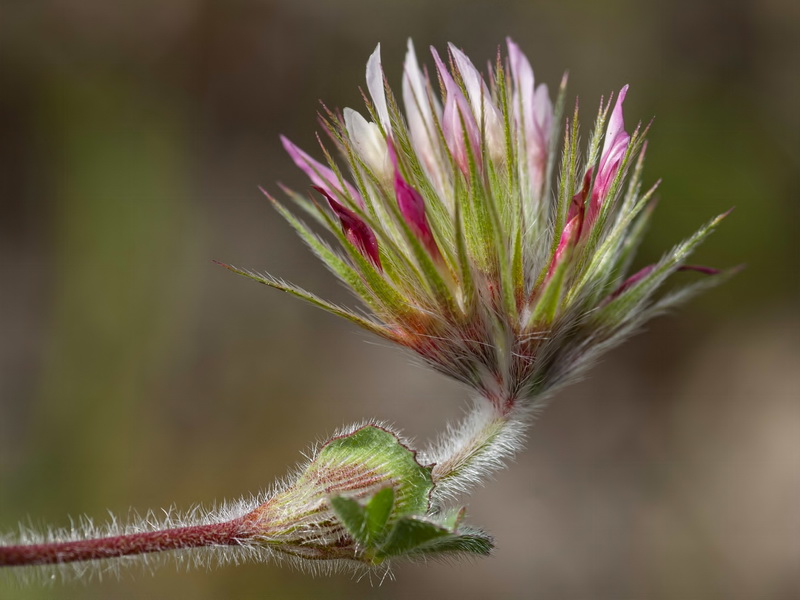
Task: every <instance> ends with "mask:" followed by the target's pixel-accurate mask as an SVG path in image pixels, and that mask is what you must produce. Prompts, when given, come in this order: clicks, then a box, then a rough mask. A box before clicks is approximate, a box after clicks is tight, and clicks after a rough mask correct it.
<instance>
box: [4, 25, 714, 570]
mask: <svg viewBox="0 0 800 600" xmlns="http://www.w3.org/2000/svg"><path fill="white" fill-rule="evenodd" d="M432 58H433V64H434V65H435V66H434V68H433V69H432V70H431V71H427V70H424V69H422V68H420V66H419V65H420V63H419V61H418V59H417V56H416V54H415V52H414V48H413V46H412V44H411V42H410V41H409V43H408V52H407V54H406V59H405V65H404V71H403V77H402V108H401V106H400V104H399V102H398V99H397V98H396V97H395V95H394V93H393V92H392V89H391V88H390V87H389V85H388V83H387V81H386V79H385V77H384V74H383V70H382V67H381V59H380V47H378V48H377V49H376V50H375V52H374V53H373V54H372V56H370V58H369V61H368V62H367V72H366V79H367V91H368V94H369V98H366V104H367V106H366V112H365V113H364V114H361V113H359V112H357V111H355V110H353V109H350V108H345V109H344V111H342V112H341V113H338V112H333V111H330V110H327V109H325V111H324V114H323V115H322V116H321V121H322V124H323V125H324V127H325V130H326V131H327V133H328V134H329V136H330V138H331V140H332V142H333V146H334V147H335V149H336V150H337V151H338V153H339V156H340V160H339V161H338V162H337V160H334V158H333V155H332V154H331V153H330V152H329V151H328V149H327V148H326V146H325V145H323V144H320V145H321V147H322V154H323V156H324V161H318V160H317V159H315V158H313V157H312V156H311V154H309V153H306V152H304V151H303V150H301V149H300V148H298V147H297V146H296V145H295V144H293V143H292V142H290V141H289V140H288V139H286V138H285V137H283V138H281V139H282V142H283V145H284V148H285V149H286V151H287V152H288V153H289V155H290V156H291V158H292V160H293V161H294V162H295V163H296V164H297V166H298V167H299V168H300V169H301V170H302V171H303V172H304V173H305V174H306V175H307V176H308V178H309V179H310V186H309V189H310V191H309V193H308V194H301V193H296V192H293V191H291V190H288V189H286V190H285V191H286V193H287V195H288V196H289V198H290V199H291V200H292V201H293V202H294V203H295V204H296V208H297V209H298V211H299V212H301V213H304V214H305V215H307V216H308V217H309V218H310V219H311V220H312V223H311V224H310V225H308V224H306V223H305V222H304V221H303V220H301V219H300V218H299V217H298V216H297V215H296V214H295V211H291V210H289V209H288V208H286V207H285V206H284V205H283V204H282V203H281V202H279V201H278V200H276V199H275V198H273V196H272V195H271V194H269V193H267V192H265V193H266V194H267V196H268V197H269V198H270V199H271V200H272V201H273V203H274V204H275V206H276V208H277V210H278V211H279V212H280V214H281V215H283V216H284V217H285V218H286V219H287V221H288V222H289V223H290V224H291V225H292V226H293V227H294V228H295V229H296V230H297V232H298V233H299V234H300V236H301V237H302V238H303V239H304V240H305V242H306V243H307V244H308V245H309V246H310V248H311V249H312V250H313V251H314V253H316V255H317V256H318V257H319V258H320V259H321V260H322V262H323V263H324V264H325V265H326V266H327V267H328V268H329V269H330V270H331V271H332V272H333V273H334V274H335V275H336V276H337V277H339V278H340V279H341V280H342V281H343V282H344V283H345V284H346V285H347V286H348V287H349V288H350V289H351V290H352V291H353V292H354V294H355V295H356V296H357V297H358V298H360V299H361V301H362V302H363V304H364V307H365V308H366V309H367V312H366V314H359V313H357V312H354V311H353V310H350V309H347V308H343V307H340V306H337V305H334V304H332V303H330V302H328V301H326V300H324V299H322V298H320V297H318V296H315V295H314V294H312V293H310V292H307V291H305V290H302V289H300V288H297V287H295V286H293V285H291V284H288V283H286V282H284V281H281V280H279V279H276V278H274V277H271V276H269V275H259V274H257V273H254V272H250V271H243V270H240V269H236V268H234V267H228V268H230V269H232V270H234V271H236V272H238V273H241V274H244V275H247V276H248V277H251V278H253V279H256V280H257V281H259V282H261V283H264V284H267V285H269V286H272V287H275V288H278V289H280V290H283V291H286V292H289V293H291V294H294V295H296V296H299V297H300V298H303V299H305V300H307V301H309V302H311V303H313V304H315V305H317V306H319V307H321V308H323V309H325V310H328V311H329V312H331V313H333V314H336V315H338V316H341V317H344V318H346V319H349V320H350V321H353V322H355V323H357V324H358V325H360V326H361V327H363V328H365V329H367V330H369V331H371V332H373V333H375V334H377V335H379V336H381V337H382V338H385V339H387V340H391V341H393V342H395V343H397V344H399V345H401V346H403V347H405V348H408V349H409V350H411V351H413V352H416V353H417V354H418V355H419V356H420V357H422V358H423V359H424V360H425V361H426V362H427V363H428V364H430V365H432V366H433V367H434V368H435V369H437V370H439V371H441V372H442V373H445V374H447V375H448V376H450V377H453V378H455V379H457V380H458V381H460V382H462V383H464V384H466V385H468V386H469V387H470V388H472V389H473V390H475V391H476V392H477V393H476V394H474V396H475V397H474V399H473V410H472V411H471V412H470V413H468V415H467V416H466V418H465V419H464V420H463V421H462V422H461V423H460V424H458V425H456V426H449V427H448V428H447V430H446V431H445V432H443V434H442V435H441V436H440V438H439V439H438V440H437V442H436V443H434V444H433V445H432V446H431V447H429V448H427V449H424V450H419V451H417V450H415V449H413V448H412V447H411V446H410V444H409V443H408V442H407V441H406V440H404V439H403V438H402V437H401V436H400V435H399V433H396V432H394V431H392V430H391V429H390V428H388V427H386V426H384V425H381V424H379V423H366V424H364V425H362V426H356V427H352V428H348V429H347V430H344V431H342V432H340V433H339V434H337V435H335V436H334V437H333V438H331V439H330V440H328V441H327V442H326V443H324V444H323V445H321V446H320V447H318V448H317V449H316V450H315V451H314V452H313V453H312V456H311V458H309V460H308V462H307V463H306V464H305V465H303V466H302V467H301V468H300V469H298V470H297V472H296V473H295V474H294V475H292V476H291V477H289V478H288V479H287V480H286V481H285V482H284V483H282V484H279V485H277V486H276V487H274V488H273V489H272V491H270V492H269V493H267V494H265V495H264V496H262V497H259V498H257V499H253V500H251V501H240V502H238V503H236V504H235V505H234V508H233V509H226V510H224V511H222V514H210V515H207V516H206V517H204V518H203V519H201V520H200V522H180V523H177V524H175V523H167V524H164V525H163V526H162V527H161V529H160V530H159V528H158V527H150V529H151V530H149V531H140V527H139V526H138V525H137V527H135V528H134V531H133V532H122V533H120V532H109V534H107V535H105V536H101V537H97V536H96V535H94V533H93V532H91V531H90V532H83V534H82V535H78V536H76V535H75V533H74V532H72V533H70V534H69V535H67V536H64V538H61V537H57V538H55V539H54V538H52V536H51V537H49V538H41V539H30V538H28V539H26V540H23V542H24V543H12V544H5V545H3V544H2V543H0V566H11V567H17V566H31V565H40V566H42V565H56V566H62V565H63V564H65V563H73V562H74V563H80V565H79V567H78V568H77V571H78V572H81V573H82V572H83V570H84V568H85V565H84V563H86V562H87V561H90V562H92V564H95V563H96V562H97V561H98V560H99V559H104V558H110V557H128V556H130V555H140V556H141V555H146V554H149V553H154V552H163V553H165V552H167V551H179V552H182V551H186V552H189V551H192V552H195V551H207V552H211V553H212V555H213V556H218V558H219V559H220V560H221V561H223V562H224V561H239V560H252V559H256V560H268V559H271V558H284V559H286V558H288V560H290V561H292V562H293V563H295V564H298V565H302V566H306V567H309V568H312V569H323V570H325V569H327V570H335V569H338V568H342V567H346V568H352V567H355V568H361V569H374V568H381V569H388V568H389V565H390V564H391V562H392V561H394V560H396V559H401V558H406V559H408V558H411V559H427V558H432V557H453V556H459V555H486V554H488V553H489V552H490V551H491V549H492V547H493V540H492V537H491V536H490V535H488V534H487V533H485V532H484V531H482V530H481V529H477V528H474V527H471V526H469V525H467V524H465V523H464V522H463V517H464V508H463V507H462V506H459V505H458V504H456V505H453V500H456V499H458V497H459V496H460V495H461V494H462V493H464V492H466V491H467V490H468V489H470V488H471V487H473V486H474V485H475V484H477V483H479V482H481V481H483V480H485V478H486V477H487V476H488V475H489V474H490V473H492V472H493V471H495V470H497V469H498V468H501V467H502V466H503V464H504V462H505V460H506V459H508V458H509V457H510V456H511V455H513V454H514V453H515V452H516V451H517V450H519V449H520V448H521V446H522V442H523V439H524V434H525V430H526V427H527V425H528V424H529V422H530V419H529V418H528V417H529V416H530V414H531V412H532V409H533V408H535V407H536V406H538V405H539V404H540V403H541V402H542V401H543V399H544V398H545V397H546V394H547V393H548V392H550V391H552V390H553V389H554V388H555V387H556V386H558V385H560V384H563V383H564V382H566V381H567V380H569V379H570V378H572V377H574V376H575V375H576V374H578V373H579V372H580V371H581V370H582V369H583V368H585V367H586V366H587V365H588V364H589V363H590V362H591V361H592V359H594V358H596V357H597V356H598V355H599V354H600V353H602V352H603V351H605V350H606V349H608V348H609V347H611V346H612V345H614V344H616V343H618V342H620V341H621V340H622V339H624V338H625V337H626V336H627V335H628V334H630V333H631V332H632V331H634V330H635V329H636V328H638V327H639V326H640V325H641V324H642V323H644V322H645V321H646V320H647V319H649V318H650V317H652V316H654V315H655V314H657V313H659V312H660V311H662V310H664V309H665V308H667V307H669V306H670V305H672V304H674V303H675V302H677V301H679V300H681V299H683V298H685V297H686V296H687V295H689V294H690V293H691V292H693V291H696V290H697V289H699V288H700V287H704V286H707V285H709V284H710V283H715V282H717V281H719V279H720V277H719V276H720V273H719V272H718V271H717V270H715V269H711V268H708V267H698V266H693V265H689V264H686V259H687V258H688V256H689V255H690V253H691V252H692V251H693V250H694V249H695V248H696V247H697V245H698V244H699V243H700V242H701V241H702V240H703V239H704V238H705V237H706V236H707V235H708V234H709V233H710V232H711V231H712V230H713V229H714V227H715V226H716V225H717V223H718V222H719V220H720V219H721V218H722V217H723V216H724V215H721V216H720V217H717V218H715V219H713V220H711V221H710V222H709V223H708V224H706V225H705V226H703V227H701V228H700V229H699V230H698V231H697V232H696V233H695V234H694V235H692V236H691V237H690V238H688V239H687V240H685V241H684V242H682V243H680V244H678V245H676V246H675V247H674V248H672V249H671V250H670V251H668V252H667V253H665V254H664V256H663V257H662V258H661V259H660V260H659V261H658V262H656V263H655V264H651V265H647V266H645V267H644V268H640V269H639V270H636V271H635V272H634V273H633V274H630V273H629V271H630V270H631V265H632V262H633V258H634V254H635V251H636V248H637V246H638V244H639V241H640V240H641V238H642V235H643V233H644V230H645V227H646V225H647V222H648V220H649V218H650V216H651V215H652V212H653V210H652V209H653V194H654V191H655V186H653V187H651V188H649V189H644V188H643V187H642V165H643V159H644V153H645V142H644V136H645V132H646V128H642V127H641V126H639V125H637V126H636V127H634V128H633V129H632V130H631V129H630V128H629V127H628V126H626V124H625V119H624V116H623V110H624V102H625V99H626V96H627V94H628V86H624V87H623V88H622V89H621V90H620V91H619V92H618V93H617V94H616V98H614V99H610V100H609V101H608V102H601V104H600V109H599V111H598V113H597V117H596V122H595V125H594V128H593V130H592V132H591V134H590V135H589V137H588V145H587V147H586V149H585V150H583V151H581V150H580V149H579V137H580V128H579V124H578V110H577V104H576V108H575V111H574V112H573V114H572V115H571V116H570V117H569V118H568V119H566V120H565V123H564V128H563V132H562V129H561V122H562V109H563V105H564V95H565V92H564V90H565V85H566V78H565V79H563V80H562V83H561V86H560V90H559V93H558V97H557V99H556V101H555V102H553V101H552V100H551V97H550V92H549V89H548V88H547V86H546V85H544V84H538V85H537V83H536V80H535V78H534V74H533V69H532V68H531V65H530V63H529V62H528V59H527V58H526V57H525V55H524V54H523V53H522V52H521V51H520V49H519V47H518V46H517V45H516V44H515V43H514V42H512V41H511V40H508V41H507V54H506V56H505V57H502V56H501V55H500V54H499V53H498V60H497V62H496V63H495V64H494V65H493V66H490V67H489V72H488V73H487V74H486V76H484V75H482V74H481V72H480V71H479V70H478V69H477V68H476V67H475V65H474V64H473V63H472V61H470V59H469V58H468V57H467V56H466V54H464V53H463V52H462V51H461V50H459V49H458V48H457V47H455V46H453V45H452V44H451V45H450V46H449V48H448V54H447V56H446V57H445V59H446V60H445V59H443V58H442V56H440V55H439V53H438V52H437V51H436V50H433V49H432ZM612 107H613V108H612ZM341 165H345V166H346V169H342V167H341ZM332 242H335V244H334V243H332ZM225 266H227V265H225ZM678 271H695V272H699V273H701V274H703V275H705V276H706V277H705V278H704V279H702V280H700V282H699V283H695V284H693V285H690V286H687V287H683V288H678V289H677V290H676V289H674V288H673V289H672V290H671V291H668V292H666V293H665V292H663V291H660V290H661V289H662V288H663V284H664V282H665V281H666V280H667V278H669V277H670V276H671V275H673V274H674V273H676V272H678ZM190 521H191V520H190ZM175 525H178V526H175ZM145 529H147V528H145ZM111 533H114V535H110V534H111ZM195 556H197V555H195ZM201 556H202V555H201ZM206 556H208V554H206ZM197 561H198V559H197V558H195V561H194V562H195V563H196V562H197ZM386 573H388V570H384V575H385V574H386Z"/></svg>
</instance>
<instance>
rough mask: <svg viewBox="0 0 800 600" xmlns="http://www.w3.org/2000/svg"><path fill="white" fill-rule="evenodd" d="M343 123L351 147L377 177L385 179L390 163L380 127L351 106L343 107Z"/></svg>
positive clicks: (389, 171)
mask: <svg viewBox="0 0 800 600" xmlns="http://www.w3.org/2000/svg"><path fill="white" fill-rule="evenodd" d="M344 123H345V127H346V128H347V134H348V135H349V136H350V141H351V142H352V144H353V147H354V148H355V150H356V152H357V153H358V155H359V156H360V157H361V159H362V160H363V161H364V163H365V164H366V165H367V167H369V168H370V169H372V170H373V171H374V172H375V174H376V175H377V176H378V178H379V179H387V178H388V177H389V176H390V175H391V165H390V163H389V154H388V152H387V150H386V140H384V139H383V136H382V135H381V130H380V128H379V127H378V126H377V125H376V124H375V123H373V122H371V121H367V120H366V119H365V118H364V117H363V116H361V113H359V112H357V111H355V110H353V109H352V108H345V109H344Z"/></svg>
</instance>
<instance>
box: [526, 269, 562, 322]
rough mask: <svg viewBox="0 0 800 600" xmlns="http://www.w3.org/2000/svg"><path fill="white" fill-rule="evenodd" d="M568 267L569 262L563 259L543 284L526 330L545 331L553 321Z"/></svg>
mask: <svg viewBox="0 0 800 600" xmlns="http://www.w3.org/2000/svg"><path fill="white" fill-rule="evenodd" d="M568 265H569V260H568V258H567V257H564V259H563V260H561V261H560V262H559V263H558V266H556V270H555V271H554V272H553V275H552V276H551V277H550V279H549V280H547V281H546V282H545V283H544V290H542V292H541V294H540V295H539V298H538V300H537V301H536V305H535V306H534V307H533V311H532V312H531V316H530V318H529V319H528V323H527V324H526V329H540V328H544V329H546V328H547V327H548V326H549V325H550V324H551V323H552V322H553V319H555V316H556V313H557V312H558V308H559V306H561V296H562V292H563V290H564V280H565V277H566V273H567V266H568Z"/></svg>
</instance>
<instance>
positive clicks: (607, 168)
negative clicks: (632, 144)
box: [587, 85, 631, 227]
mask: <svg viewBox="0 0 800 600" xmlns="http://www.w3.org/2000/svg"><path fill="white" fill-rule="evenodd" d="M627 94H628V86H627V85H626V86H625V87H623V88H622V89H621V90H620V91H619V94H618V95H617V103H616V104H615V105H614V110H613V111H612V113H611V117H610V118H609V120H608V128H607V129H606V139H605V142H604V144H603V153H602V154H601V156H600V166H599V167H598V170H597V179H596V180H595V182H594V190H593V191H592V201H591V205H590V207H589V215H588V218H587V221H588V225H589V226H590V227H591V225H593V224H594V221H595V219H596V218H597V216H598V215H599V214H600V209H601V208H602V206H603V202H605V200H606V195H607V194H608V190H609V188H610V187H611V183H612V182H613V181H614V177H616V175H617V171H618V170H619V167H620V164H621V163H622V159H623V157H624V156H625V151H626V150H627V148H628V142H629V141H630V139H631V137H630V136H629V135H628V134H627V133H626V132H625V121H624V118H623V115H622V103H623V102H624V101H625V96H626V95H627Z"/></svg>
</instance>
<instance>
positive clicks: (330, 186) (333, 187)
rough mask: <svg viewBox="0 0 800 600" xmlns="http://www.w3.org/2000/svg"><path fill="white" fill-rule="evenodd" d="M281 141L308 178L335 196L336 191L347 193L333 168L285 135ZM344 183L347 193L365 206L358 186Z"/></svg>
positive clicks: (342, 194)
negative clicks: (315, 158) (313, 156)
mask: <svg viewBox="0 0 800 600" xmlns="http://www.w3.org/2000/svg"><path fill="white" fill-rule="evenodd" d="M281 143H282V144H283V147H284V149H285V150H286V152H287V153H288V154H289V156H290V157H291V158H292V160H293V161H294V164H296V165H297V166H298V167H300V168H301V169H302V170H303V172H304V173H305V174H306V175H308V178H309V179H310V180H311V182H312V183H313V184H314V185H316V186H318V187H320V188H322V189H324V190H325V191H326V193H327V195H331V196H333V195H335V194H334V192H336V193H337V194H339V195H341V196H346V195H347V194H345V193H344V191H343V190H342V188H341V186H340V184H339V178H338V177H337V176H336V173H334V172H333V170H331V169H329V168H328V167H326V166H325V165H323V164H322V163H319V162H317V161H316V160H314V159H313V158H311V157H310V156H309V155H308V154H306V153H305V152H303V151H302V150H301V149H300V148H298V147H297V146H295V145H294V144H293V143H292V142H290V141H289V139H288V138H286V137H285V136H281ZM344 185H345V187H346V188H347V193H348V194H350V197H351V198H352V199H353V201H354V202H355V203H356V204H358V206H360V207H361V208H364V200H363V199H362V198H361V195H360V194H359V193H358V191H357V190H356V188H355V187H353V186H352V185H351V184H350V183H348V182H347V181H345V182H344Z"/></svg>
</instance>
